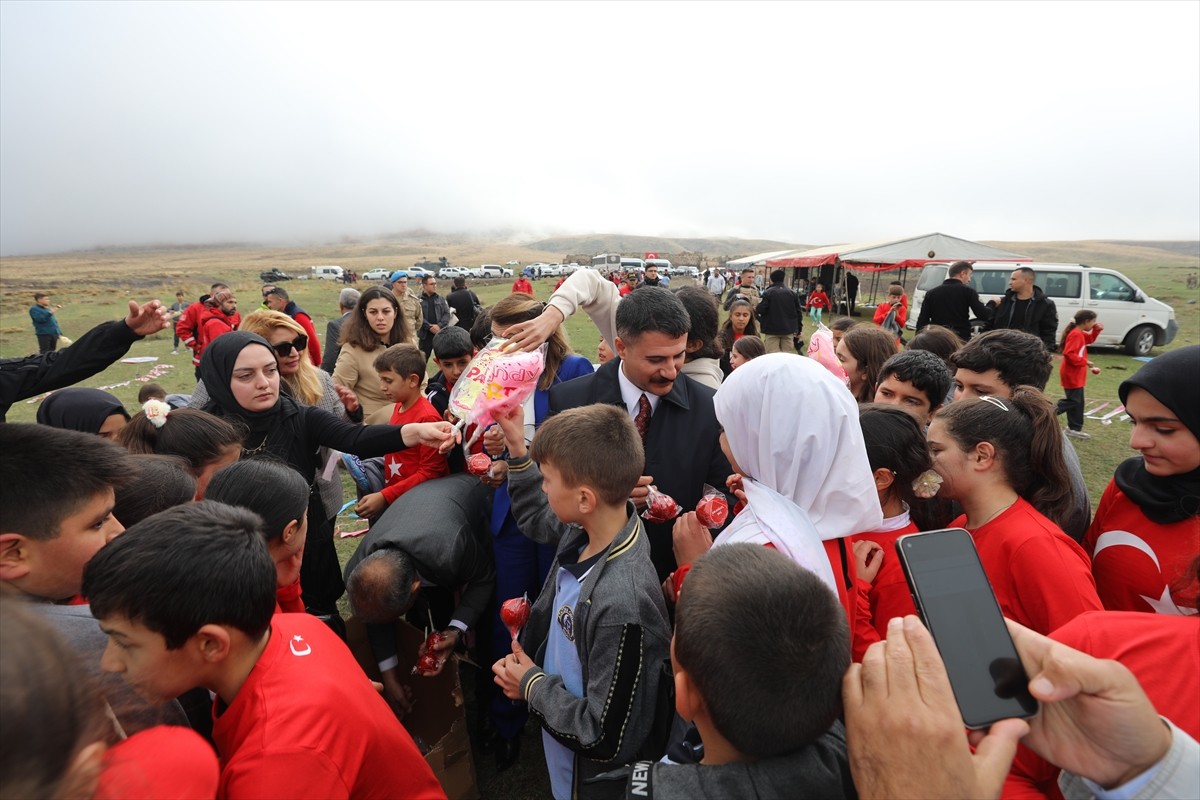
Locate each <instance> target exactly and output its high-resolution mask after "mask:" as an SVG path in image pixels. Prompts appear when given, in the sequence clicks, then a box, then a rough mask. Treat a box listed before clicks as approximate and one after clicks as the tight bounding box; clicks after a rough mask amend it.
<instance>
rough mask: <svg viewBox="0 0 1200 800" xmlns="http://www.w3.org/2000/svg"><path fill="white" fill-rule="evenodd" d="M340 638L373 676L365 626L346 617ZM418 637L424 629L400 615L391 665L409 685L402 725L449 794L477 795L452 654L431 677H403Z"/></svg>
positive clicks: (463, 798) (455, 799) (458, 798)
mask: <svg viewBox="0 0 1200 800" xmlns="http://www.w3.org/2000/svg"><path fill="white" fill-rule="evenodd" d="M346 639H347V642H348V643H349V645H350V651H351V652H352V653H354V657H355V658H356V659H358V663H359V664H361V665H362V668H363V670H364V671H365V672H366V673H367V675H368V676H369V677H370V678H371V680H373V681H377V680H379V666H378V664H376V662H375V657H374V656H373V655H372V653H371V645H370V644H369V643H368V642H367V629H366V627H365V626H364V625H363V623H362V622H361V621H360V620H359V619H357V618H356V617H351V618H350V619H349V620H347V621H346ZM424 640H425V635H424V633H422V632H421V631H419V630H417V629H416V628H414V627H413V626H412V625H409V624H408V623H407V622H405V621H404V620H400V621H398V622H397V623H396V652H397V654H398V656H399V659H400V665H399V667H397V669H398V670H399V673H400V675H401V676H402V677H401V680H405V679H407V681H408V683H409V685H410V686H412V690H413V700H414V702H413V708H412V711H410V712H409V713H408V716H407V717H405V719H404V727H405V728H407V729H408V732H409V733H410V734H411V735H412V737H413V740H414V741H415V742H416V743H417V746H418V747H420V748H421V750H422V751H425V761H426V762H428V764H429V766H430V767H431V768H432V769H433V774H434V775H436V776H437V779H438V781H440V782H441V784H442V788H443V789H444V790H445V791H446V796H447V797H448V798H449V800H477V799H478V797H479V786H478V784H477V783H476V780H475V762H474V761H473V760H472V757H471V740H470V737H469V736H468V735H467V709H466V704H465V702H464V701H463V691H462V683H461V682H460V680H459V675H458V658H457V656H452V657H451V660H450V661H448V662H447V663H446V666H445V667H444V668H443V669H442V671H441V673H440V674H438V675H436V676H434V677H432V678H423V677H421V676H420V675H412V676H411V677H409V675H410V673H411V672H412V668H413V665H414V664H416V663H417V649H418V648H419V647H420V646H421V642H423V641H424Z"/></svg>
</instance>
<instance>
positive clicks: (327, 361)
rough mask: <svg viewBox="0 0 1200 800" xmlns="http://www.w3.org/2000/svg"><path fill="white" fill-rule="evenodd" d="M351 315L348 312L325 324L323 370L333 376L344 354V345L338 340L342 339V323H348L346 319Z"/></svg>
mask: <svg viewBox="0 0 1200 800" xmlns="http://www.w3.org/2000/svg"><path fill="white" fill-rule="evenodd" d="M349 315H350V312H349V311H347V312H346V313H345V314H342V315H341V316H340V317H338V318H337V319H331V320H329V322H326V323H325V349H324V350H322V351H321V352H322V353H323V355H322V357H321V369H323V370H325V371H326V372H328V373H329V374H330V375H332V374H333V369H334V367H336V366H337V360H338V354H339V353H341V352H342V343H341V342H339V341H338V339H341V338H342V323H344V322H345V321H346V317H348V316H349Z"/></svg>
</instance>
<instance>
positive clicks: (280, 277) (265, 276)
mask: <svg viewBox="0 0 1200 800" xmlns="http://www.w3.org/2000/svg"><path fill="white" fill-rule="evenodd" d="M258 279H259V280H260V281H262V282H263V283H279V282H280V281H290V280H292V276H291V275H288V274H287V273H286V272H284V271H283V270H281V269H269V270H266V271H265V272H260V273H258Z"/></svg>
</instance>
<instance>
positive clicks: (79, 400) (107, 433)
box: [37, 386, 129, 439]
mask: <svg viewBox="0 0 1200 800" xmlns="http://www.w3.org/2000/svg"><path fill="white" fill-rule="evenodd" d="M37 421H38V422H39V423H40V424H42V425H49V426H50V427H51V428H62V429H63V430H68V431H80V432H82V433H94V434H96V435H97V436H100V437H101V438H104V439H113V438H114V437H115V436H116V435H117V434H118V433H119V432H120V431H121V428H124V427H125V423H126V422H129V413H128V412H126V411H125V406H123V405H121V401H120V400H118V399H117V398H115V397H113V396H112V395H111V394H109V393H108V392H102V391H100V390H99V389H88V388H85V387H80V386H72V387H69V388H67V389H59V390H58V391H57V392H54V393H53V394H51V395H50V396H49V397H47V398H46V399H45V400H43V401H42V404H41V405H40V406H38V411H37Z"/></svg>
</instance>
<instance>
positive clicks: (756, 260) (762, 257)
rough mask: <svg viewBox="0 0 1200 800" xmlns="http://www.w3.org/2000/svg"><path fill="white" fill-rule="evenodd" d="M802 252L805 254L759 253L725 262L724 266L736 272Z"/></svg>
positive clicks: (786, 251) (791, 251)
mask: <svg viewBox="0 0 1200 800" xmlns="http://www.w3.org/2000/svg"><path fill="white" fill-rule="evenodd" d="M803 252H805V251H804V250H796V249H792V250H772V251H771V252H769V253H759V254H758V255H753V256H744V257H742V258H736V259H734V260H733V261H727V262H725V266H726V267H727V268H728V269H732V270H737V269H740V268H741V267H753V266H754V265H755V264H762V263H765V262H766V261H768V260H769V259H772V258H783V257H785V256H793V255H796V254H797V253H803Z"/></svg>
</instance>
